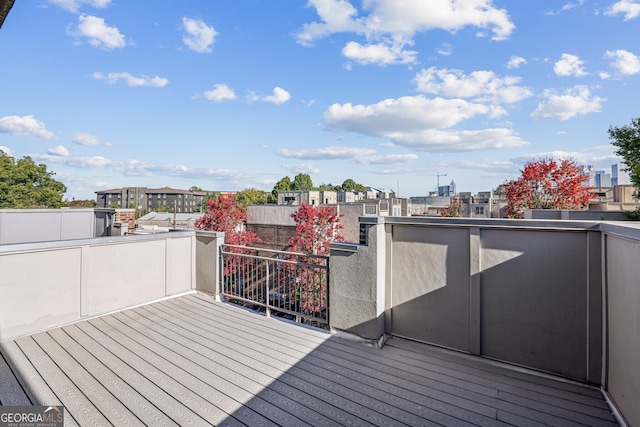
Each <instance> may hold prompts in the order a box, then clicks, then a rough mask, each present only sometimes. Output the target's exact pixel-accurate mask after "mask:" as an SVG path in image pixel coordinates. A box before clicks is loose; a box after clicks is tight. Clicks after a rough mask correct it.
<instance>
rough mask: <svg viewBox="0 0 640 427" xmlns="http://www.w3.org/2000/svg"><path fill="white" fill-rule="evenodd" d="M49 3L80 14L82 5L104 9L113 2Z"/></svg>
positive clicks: (77, 0)
mask: <svg viewBox="0 0 640 427" xmlns="http://www.w3.org/2000/svg"><path fill="white" fill-rule="evenodd" d="M49 2H50V3H53V4H55V5H57V6H60V7H61V8H63V9H65V10H67V11H69V12H73V13H76V12H78V9H79V8H80V7H81V6H82V5H87V6H90V7H95V8H98V9H104V8H106V7H108V6H109V5H110V4H111V0H49Z"/></svg>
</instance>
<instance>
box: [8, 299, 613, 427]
mask: <svg viewBox="0 0 640 427" xmlns="http://www.w3.org/2000/svg"><path fill="white" fill-rule="evenodd" d="M0 352H1V356H2V357H0V404H2V405H30V404H34V405H64V406H65V410H66V414H65V421H66V424H67V425H80V426H85V425H110V424H111V425H117V426H126V425H152V426H161V425H167V426H168V425H173V426H175V425H180V426H182V425H212V424H213V425H224V426H235V425H246V426H276V425H279V426H325V425H326V426H328V425H353V426H359V425H375V426H404V425H408V426H423V425H445V426H458V425H485V426H496V425H517V426H536V425H540V426H542V425H554V426H575V425H590V426H610V425H617V424H616V422H615V418H614V417H613V416H612V414H611V411H610V410H609V407H608V406H607V404H606V402H605V400H604V399H603V397H602V395H601V393H600V391H599V390H597V389H594V388H590V387H587V386H583V385H580V384H576V383H573V382H568V381H562V380H557V379H554V378H551V377H547V376H542V375H534V374H532V373H530V372H527V371H525V370H521V369H514V368H510V367H505V366H503V365H501V364H498V363H494V362H488V361H486V360H483V359H479V358H474V357H471V356H467V355H461V354H458V353H454V352H450V351H446V350H443V349H439V348H434V347H431V346H427V345H423V344H418V343H414V342H411V341H407V340H403V339H399V338H393V339H391V340H389V341H388V343H387V345H386V346H385V347H384V348H383V349H381V350H380V349H376V348H372V347H369V346H366V345H364V344H362V343H360V342H356V341H353V340H348V339H345V338H343V337H339V336H336V335H331V334H328V333H326V332H323V331H319V330H315V329H310V328H306V327H301V326H297V325H293V324H290V323H287V322H283V321H281V320H277V319H269V318H265V317H263V316H261V315H259V314H255V313H251V312H247V311H244V310H242V309H240V308H238V307H235V306H233V305H229V304H223V303H218V302H215V301H213V300H212V299H211V297H209V296H207V295H201V294H193V295H187V296H181V297H177V298H173V299H170V300H166V301H163V302H156V303H153V304H150V305H146V306H142V307H138V308H135V309H131V310H126V311H122V312H119V313H116V314H112V315H107V316H102V317H98V318H95V319H91V320H86V321H83V322H79V323H75V324H72V325H68V326H64V327H62V328H58V329H53V330H50V331H47V332H42V333H38V334H35V335H32V336H28V337H23V338H19V339H17V340H14V341H9V342H5V343H2V344H0Z"/></svg>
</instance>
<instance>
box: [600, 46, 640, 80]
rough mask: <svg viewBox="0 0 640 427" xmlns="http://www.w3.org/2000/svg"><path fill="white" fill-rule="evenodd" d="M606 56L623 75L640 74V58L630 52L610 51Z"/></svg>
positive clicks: (621, 50)
mask: <svg viewBox="0 0 640 427" xmlns="http://www.w3.org/2000/svg"><path fill="white" fill-rule="evenodd" d="M605 56H606V57H607V58H608V59H611V66H612V67H613V68H615V69H617V70H618V71H619V72H620V73H621V74H625V75H632V74H638V73H640V57H638V56H636V55H634V54H633V53H631V52H629V51H626V50H623V49H618V50H614V51H609V50H608V51H607V53H606V54H605Z"/></svg>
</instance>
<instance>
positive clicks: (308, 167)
mask: <svg viewBox="0 0 640 427" xmlns="http://www.w3.org/2000/svg"><path fill="white" fill-rule="evenodd" d="M282 169H284V170H287V171H289V172H291V173H295V174H299V173H306V174H311V173H320V169H319V168H317V167H316V166H314V165H312V164H311V163H300V164H296V165H282Z"/></svg>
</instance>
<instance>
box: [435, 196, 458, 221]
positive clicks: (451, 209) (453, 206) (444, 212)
mask: <svg viewBox="0 0 640 427" xmlns="http://www.w3.org/2000/svg"><path fill="white" fill-rule="evenodd" d="M461 211H462V200H460V199H458V198H457V197H456V196H453V197H452V198H451V201H450V202H449V204H448V205H447V206H445V207H444V208H442V209H441V210H440V216H446V217H450V218H458V217H461V216H462V213H461Z"/></svg>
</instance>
